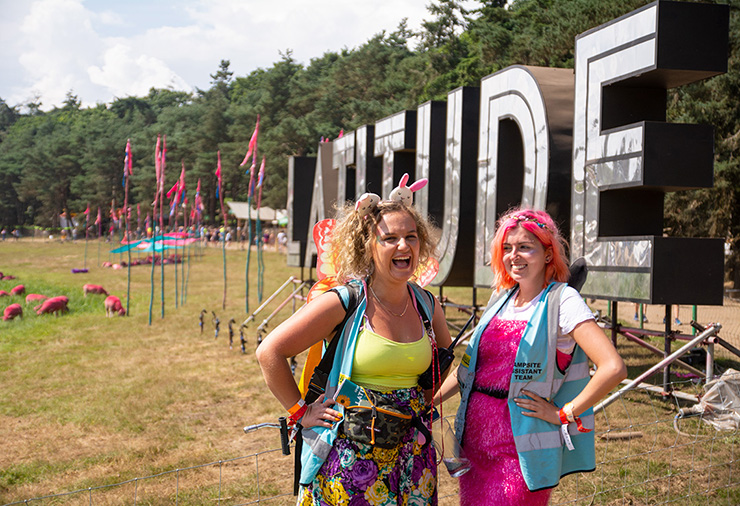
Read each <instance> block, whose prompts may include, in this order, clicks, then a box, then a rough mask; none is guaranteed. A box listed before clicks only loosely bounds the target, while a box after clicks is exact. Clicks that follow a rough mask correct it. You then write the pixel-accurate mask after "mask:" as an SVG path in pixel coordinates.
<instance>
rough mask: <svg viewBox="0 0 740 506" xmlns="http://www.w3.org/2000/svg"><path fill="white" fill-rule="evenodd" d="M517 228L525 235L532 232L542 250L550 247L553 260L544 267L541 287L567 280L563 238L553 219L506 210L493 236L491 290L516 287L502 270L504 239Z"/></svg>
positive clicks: (537, 213) (526, 211)
mask: <svg viewBox="0 0 740 506" xmlns="http://www.w3.org/2000/svg"><path fill="white" fill-rule="evenodd" d="M516 227H522V228H523V229H524V230H526V231H527V232H531V233H532V235H534V236H535V237H536V238H537V240H538V241H540V243H541V244H542V245H543V246H544V247H545V249H547V248H552V259H551V260H550V262H548V263H547V266H546V267H545V285H544V286H547V284H548V283H550V282H551V281H561V282H566V281H568V278H569V276H570V270H569V269H568V260H567V258H566V256H565V248H564V247H563V238H562V237H561V235H560V232H559V231H558V227H557V225H555V222H554V221H553V219H552V218H551V217H550V215H549V214H547V212H545V211H536V210H533V209H523V208H515V209H512V210H510V211H507V212H506V213H505V214H504V215H503V216H501V218H499V220H498V223H497V227H496V234H495V235H494V236H493V241H491V269H492V270H493V286H494V288H496V289H506V290H508V289H509V288H512V287H513V286H514V285H515V284H516V282H515V281H514V280H513V279H512V278H511V276H509V273H508V272H506V268H505V267H504V240H505V239H506V236H507V234H508V233H509V231H510V230H512V229H514V228H516ZM544 286H543V288H544Z"/></svg>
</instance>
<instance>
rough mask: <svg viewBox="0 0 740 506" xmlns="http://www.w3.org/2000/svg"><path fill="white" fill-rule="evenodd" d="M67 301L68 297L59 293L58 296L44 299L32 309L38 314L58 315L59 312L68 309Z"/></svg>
mask: <svg viewBox="0 0 740 506" xmlns="http://www.w3.org/2000/svg"><path fill="white" fill-rule="evenodd" d="M68 303H69V299H68V298H67V297H65V296H64V295H59V296H58V297H51V298H49V299H46V300H45V301H44V302H43V303H42V304H41V305H40V306H36V307H35V308H34V309H35V310H36V314H38V315H42V314H45V313H48V314H52V313H53V314H55V315H57V316H58V315H59V313H66V312H67V311H69V308H68V307H67V304H68Z"/></svg>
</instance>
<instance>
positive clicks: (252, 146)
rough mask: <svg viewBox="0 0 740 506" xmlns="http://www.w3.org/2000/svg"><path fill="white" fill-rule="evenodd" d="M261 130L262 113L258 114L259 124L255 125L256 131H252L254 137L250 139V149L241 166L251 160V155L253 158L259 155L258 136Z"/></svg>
mask: <svg viewBox="0 0 740 506" xmlns="http://www.w3.org/2000/svg"><path fill="white" fill-rule="evenodd" d="M259 131H260V115H259V114H258V115H257V124H256V125H255V126H254V133H252V138H251V139H249V149H247V154H246V155H244V160H242V163H240V164H239V166H240V167H243V166H244V165H246V164H247V163H248V162H249V155H252V158H256V157H257V137H258V136H259Z"/></svg>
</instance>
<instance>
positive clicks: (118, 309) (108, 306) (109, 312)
mask: <svg viewBox="0 0 740 506" xmlns="http://www.w3.org/2000/svg"><path fill="white" fill-rule="evenodd" d="M116 313H118V314H119V315H120V316H125V315H126V310H125V309H123V305H122V304H121V299H119V298H118V297H116V296H115V295H109V296H108V297H106V298H105V316H107V317H111V316H116Z"/></svg>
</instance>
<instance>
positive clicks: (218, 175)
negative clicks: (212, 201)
mask: <svg viewBox="0 0 740 506" xmlns="http://www.w3.org/2000/svg"><path fill="white" fill-rule="evenodd" d="M217 155H218V162H217V165H216V198H219V196H220V194H221V150H218V153H217Z"/></svg>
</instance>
